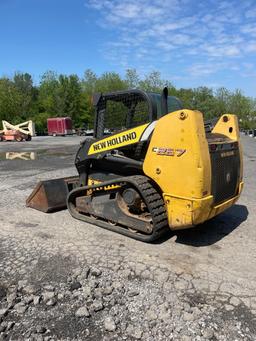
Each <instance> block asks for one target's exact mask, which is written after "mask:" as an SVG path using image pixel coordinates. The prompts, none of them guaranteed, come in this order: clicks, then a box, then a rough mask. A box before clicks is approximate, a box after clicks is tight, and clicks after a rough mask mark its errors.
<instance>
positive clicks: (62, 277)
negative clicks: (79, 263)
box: [30, 254, 76, 283]
mask: <svg viewBox="0 0 256 341" xmlns="http://www.w3.org/2000/svg"><path fill="white" fill-rule="evenodd" d="M75 264H76V262H75V260H74V259H72V257H71V256H68V257H63V256H62V255H60V254H56V255H55V256H53V257H51V258H46V257H42V258H40V259H39V261H38V263H37V264H36V266H35V267H34V269H33V271H32V272H31V276H30V280H31V281H32V282H40V283H44V282H49V281H50V282H55V283H60V282H66V281H67V277H68V275H69V274H70V273H71V272H72V269H74V267H75V266H76V265H75Z"/></svg>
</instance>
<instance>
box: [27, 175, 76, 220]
mask: <svg viewBox="0 0 256 341" xmlns="http://www.w3.org/2000/svg"><path fill="white" fill-rule="evenodd" d="M77 182H78V177H68V178H60V179H53V180H44V181H40V182H39V183H38V184H37V185H36V187H35V189H34V190H33V192H32V193H31V194H30V196H29V197H28V198H27V200H26V206H27V207H31V208H34V209H36V210H39V211H42V212H45V213H49V212H56V211H60V210H63V209H66V208H67V205H66V199H67V195H68V193H69V192H70V191H71V190H72V189H73V188H74V187H75V186H76V184H77Z"/></svg>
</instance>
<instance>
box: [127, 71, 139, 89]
mask: <svg viewBox="0 0 256 341" xmlns="http://www.w3.org/2000/svg"><path fill="white" fill-rule="evenodd" d="M125 82H126V83H127V87H128V89H137V88H138V87H139V84H140V77H139V75H138V73H137V71H136V69H127V70H126V73H125Z"/></svg>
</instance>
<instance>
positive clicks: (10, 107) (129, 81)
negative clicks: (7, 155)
mask: <svg viewBox="0 0 256 341" xmlns="http://www.w3.org/2000/svg"><path fill="white" fill-rule="evenodd" d="M164 86H168V88H169V94H170V95H173V96H176V97H178V98H179V99H181V101H182V102H183V104H184V107H185V108H188V109H197V110H200V111H201V112H202V113H203V114H204V116H205V118H207V119H208V118H212V117H216V116H219V115H221V114H225V113H233V114H236V115H238V117H239V121H240V126H241V127H242V128H244V129H253V128H256V99H254V98H250V97H247V96H245V95H244V94H243V93H242V92H241V90H235V91H229V90H228V89H226V88H224V87H222V88H219V89H216V90H213V89H211V88H209V87H205V86H201V87H198V88H187V89H185V88H180V89H177V88H176V87H175V86H173V85H172V83H171V82H170V81H169V80H166V79H162V78H161V74H160V73H159V72H157V71H153V72H151V73H149V74H147V75H146V76H145V77H144V78H141V77H140V76H139V75H138V73H137V72H136V70H135V69H128V70H127V71H126V74H125V76H124V77H121V76H120V75H119V74H118V73H116V72H106V73H103V74H102V75H100V76H97V75H96V74H95V73H94V72H93V71H92V70H89V69H88V70H86V71H85V72H84V75H83V77H81V78H79V77H78V76H77V75H75V74H72V75H64V74H57V73H56V72H53V71H47V72H45V73H44V74H43V75H42V76H41V77H40V81H39V84H34V82H33V79H32V76H31V75H30V74H29V73H21V72H16V73H15V74H14V76H13V77H1V78H0V121H1V120H7V121H9V122H10V123H13V124H15V123H20V122H22V121H25V120H28V119H32V120H33V121H34V122H35V124H36V131H37V132H43V131H44V130H45V129H46V122H47V118H48V117H60V116H69V117H71V118H72V120H73V124H74V126H75V127H92V126H93V119H94V109H93V106H92V101H91V98H92V94H93V93H95V92H109V91H115V90H127V89H135V88H138V89H142V90H146V91H150V92H157V93H161V91H162V89H163V87H164Z"/></svg>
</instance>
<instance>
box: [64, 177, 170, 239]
mask: <svg viewBox="0 0 256 341" xmlns="http://www.w3.org/2000/svg"><path fill="white" fill-rule="evenodd" d="M67 206H68V209H69V212H70V214H71V215H72V216H73V217H74V218H76V219H80V220H83V221H85V222H88V223H92V224H95V225H98V226H100V227H103V228H105V229H108V230H111V231H114V232H118V233H121V234H123V235H126V236H129V237H132V238H135V239H138V240H141V241H144V242H151V241H153V240H155V239H157V238H159V236H160V235H161V234H162V233H163V232H164V231H165V230H166V227H167V225H168V222H167V215H166V211H165V205H164V202H163V199H162V197H161V195H160V194H159V193H158V191H157V190H156V189H155V188H154V187H153V185H152V184H151V182H150V179H149V178H147V177H146V176H129V177H124V178H119V179H116V180H110V181H105V182H102V183H99V184H97V185H91V186H83V187H77V188H75V189H74V190H72V191H71V192H70V193H69V195H68V198H67Z"/></svg>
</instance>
